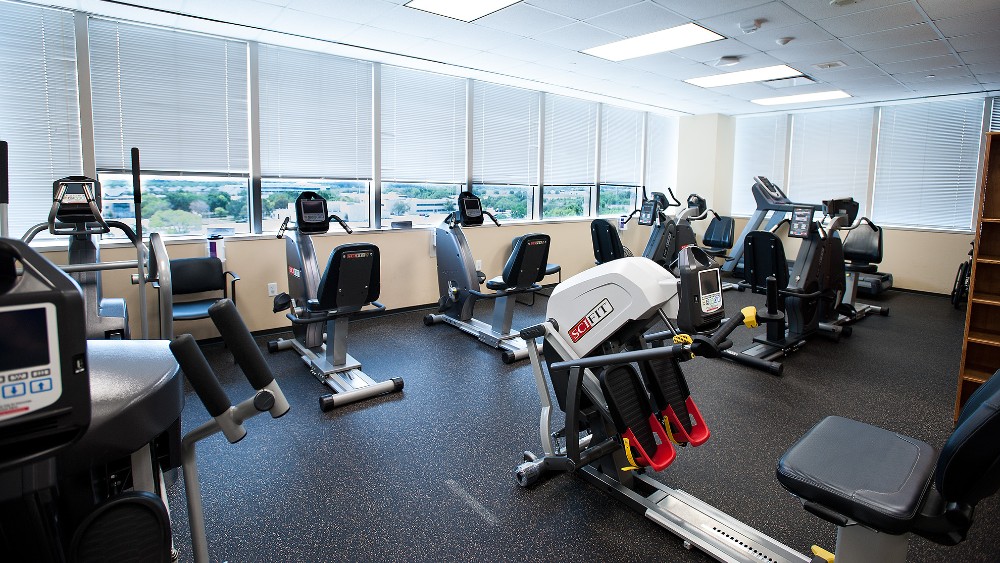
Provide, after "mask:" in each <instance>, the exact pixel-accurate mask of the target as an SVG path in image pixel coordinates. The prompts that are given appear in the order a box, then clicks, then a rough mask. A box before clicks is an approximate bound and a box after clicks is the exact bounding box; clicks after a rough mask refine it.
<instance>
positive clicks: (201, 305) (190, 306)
mask: <svg viewBox="0 0 1000 563" xmlns="http://www.w3.org/2000/svg"><path fill="white" fill-rule="evenodd" d="M220 299H222V298H221V297H216V298H214V299H199V300H197V301H174V320H176V321H193V320H195V319H207V318H208V308H209V307H211V306H212V304H214V303H215V302H216V301H218V300H220Z"/></svg>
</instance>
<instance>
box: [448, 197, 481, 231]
mask: <svg viewBox="0 0 1000 563" xmlns="http://www.w3.org/2000/svg"><path fill="white" fill-rule="evenodd" d="M455 219H456V220H457V221H458V222H459V223H461V224H462V226H463V227H478V226H479V225H482V224H483V202H482V200H480V199H479V196H477V195H476V194H474V193H472V192H462V193H460V194H458V210H457V211H455Z"/></svg>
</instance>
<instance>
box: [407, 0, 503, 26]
mask: <svg viewBox="0 0 1000 563" xmlns="http://www.w3.org/2000/svg"><path fill="white" fill-rule="evenodd" d="M520 1H521V0H475V1H473V0H410V1H409V2H407V3H406V4H405V6H406V7H407V8H416V9H417V10H423V11H425V12H430V13H432V14H437V15H439V16H445V17H449V18H454V19H456V20H462V21H464V22H470V21H472V20H475V19H479V18H481V17H483V16H486V15H489V14H492V13H493V12H496V11H498V10H502V9H504V8H506V7H507V6H510V5H511V4H517V3H518V2H520Z"/></svg>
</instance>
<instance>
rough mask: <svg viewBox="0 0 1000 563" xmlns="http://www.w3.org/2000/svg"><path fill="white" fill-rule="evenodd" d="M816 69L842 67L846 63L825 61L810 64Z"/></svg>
mask: <svg viewBox="0 0 1000 563" xmlns="http://www.w3.org/2000/svg"><path fill="white" fill-rule="evenodd" d="M812 66H813V68H815V69H816V70H833V69H835V68H844V67H845V66H847V63H845V62H844V61H829V62H825V63H816V64H814V65H812Z"/></svg>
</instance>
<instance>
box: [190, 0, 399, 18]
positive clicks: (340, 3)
mask: <svg viewBox="0 0 1000 563" xmlns="http://www.w3.org/2000/svg"><path fill="white" fill-rule="evenodd" d="M208 3H209V2H199V4H208ZM285 3H286V4H287V6H288V7H289V8H291V9H293V10H298V11H300V12H309V13H311V14H319V15H321V16H327V17H330V18H335V19H340V20H344V21H350V22H355V23H369V22H371V21H372V20H375V19H377V18H379V17H381V16H383V15H385V13H386V12H388V11H389V10H391V9H394V8H399V6H398V5H396V4H393V3H392V2H385V1H383V0H365V1H364V2H357V1H356V0H285Z"/></svg>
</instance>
